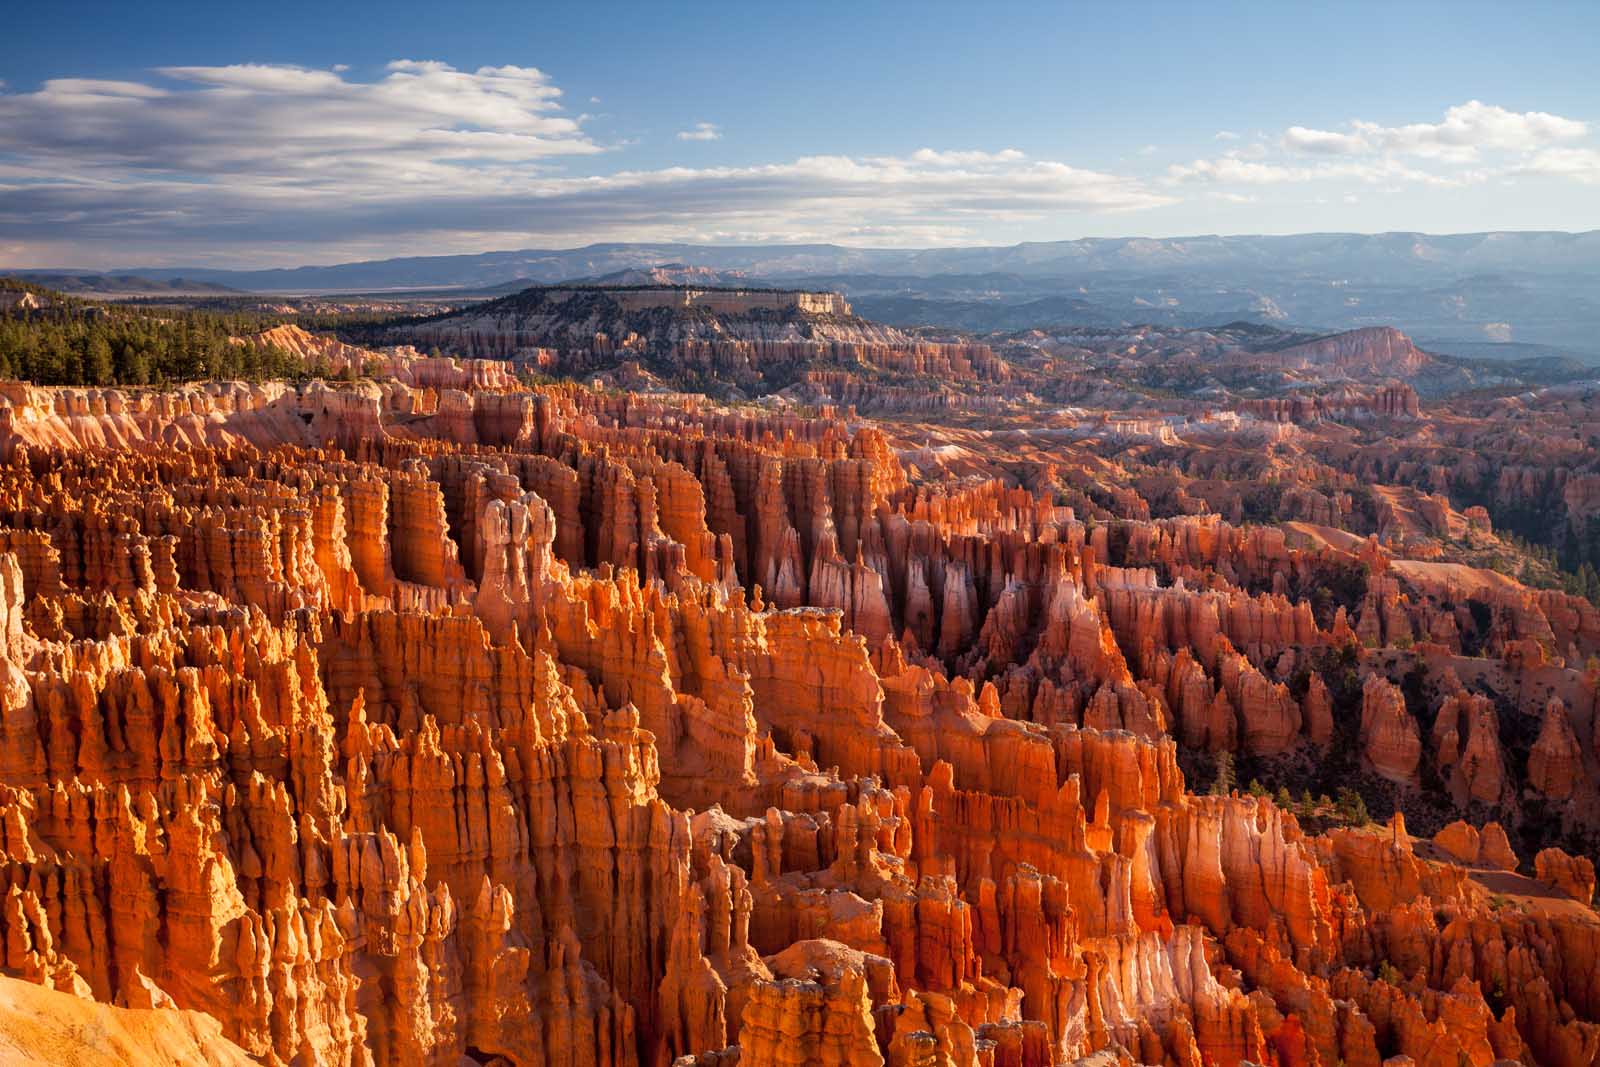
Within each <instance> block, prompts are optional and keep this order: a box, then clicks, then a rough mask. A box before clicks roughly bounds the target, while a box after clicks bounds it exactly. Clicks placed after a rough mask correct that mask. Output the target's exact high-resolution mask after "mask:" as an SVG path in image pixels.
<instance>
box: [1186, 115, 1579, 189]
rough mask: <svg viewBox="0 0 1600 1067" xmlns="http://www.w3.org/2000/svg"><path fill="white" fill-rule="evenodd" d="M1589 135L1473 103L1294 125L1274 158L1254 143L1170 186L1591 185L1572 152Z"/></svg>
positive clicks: (1201, 164) (1573, 123)
mask: <svg viewBox="0 0 1600 1067" xmlns="http://www.w3.org/2000/svg"><path fill="white" fill-rule="evenodd" d="M1224 132H1226V131H1224ZM1589 132H1590V131H1589V125H1588V124H1587V123H1585V122H1582V121H1580V120H1577V119H1571V118H1565V117H1563V116H1561V115H1553V114H1549V113H1548V112H1543V111H1522V112H1517V111H1509V110H1507V109H1506V108H1503V107H1497V106H1494V105H1491V104H1485V103H1483V102H1481V101H1478V100H1469V101H1468V102H1467V103H1465V104H1461V105H1459V106H1456V107H1452V108H1450V109H1448V110H1447V111H1446V112H1445V113H1444V117H1443V119H1442V120H1441V121H1439V122H1415V123H1409V124H1406V125H1402V126H1386V125H1382V124H1380V123H1376V122H1368V121H1364V120H1361V119H1356V120H1352V121H1351V122H1349V123H1347V124H1346V125H1345V127H1344V128H1342V129H1337V130H1325V129H1317V128H1313V127H1307V126H1290V127H1288V128H1287V129H1286V130H1284V131H1283V133H1282V134H1281V135H1279V136H1278V138H1277V139H1276V148H1277V150H1278V153H1279V158H1277V159H1273V158H1271V156H1272V155H1273V152H1272V151H1271V150H1270V149H1269V148H1268V147H1267V146H1266V145H1265V144H1262V143H1260V142H1256V143H1254V144H1252V145H1250V146H1248V149H1232V150H1229V151H1227V152H1225V153H1223V155H1222V156H1221V157H1219V158H1216V159H1196V160H1193V161H1191V162H1189V163H1176V164H1173V165H1171V166H1169V167H1168V168H1167V181H1168V182H1169V183H1173V184H1182V183H1188V182H1213V183H1219V184H1236V185H1276V184H1284V183H1291V182H1323V181H1343V182H1351V181H1355V182H1362V183H1365V184H1372V183H1385V184H1388V185H1393V184H1395V183H1410V184H1420V185H1435V186H1450V185H1457V186H1458V185H1471V184H1477V183H1480V182H1483V181H1486V180H1488V179H1490V178H1495V177H1504V176H1507V175H1515V174H1523V173H1526V174H1534V173H1540V174H1547V175H1555V176H1561V177H1567V178H1574V179H1577V180H1581V181H1590V180H1594V178H1593V175H1594V173H1595V170H1594V158H1595V153H1594V151H1593V150H1592V149H1588V148H1582V147H1574V146H1573V144H1572V143H1573V142H1575V141H1581V140H1583V139H1584V138H1586V137H1588V135H1589ZM1217 136H1218V138H1219V139H1225V138H1222V134H1218V135H1217ZM1308 157H1311V158H1309V159H1308ZM1315 157H1322V158H1320V159H1315ZM1313 160H1315V161H1313ZM1350 202H1354V201H1350Z"/></svg>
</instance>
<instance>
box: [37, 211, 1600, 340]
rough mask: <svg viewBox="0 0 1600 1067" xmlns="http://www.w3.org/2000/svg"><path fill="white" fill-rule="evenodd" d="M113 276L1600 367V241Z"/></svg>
mask: <svg viewBox="0 0 1600 1067" xmlns="http://www.w3.org/2000/svg"><path fill="white" fill-rule="evenodd" d="M39 273H50V274H52V275H53V276H57V277H58V276H59V274H60V273H77V272H39ZM107 273H108V274H109V275H111V276H125V275H131V276H136V277H137V278H140V279H148V280H150V281H153V282H160V283H164V284H168V285H171V286H173V287H174V288H176V286H177V283H178V282H179V281H180V280H181V281H182V282H183V283H184V285H185V286H186V287H189V288H191V289H192V288H193V287H194V286H196V285H198V284H202V283H209V284H213V285H218V286H226V287H228V288H231V289H238V290H248V291H254V292H330V291H344V292H374V291H385V290H451V291H460V292H467V293H484V294H491V295H497V294H499V293H505V292H510V291H514V290H515V289H518V288H521V287H523V286H526V285H529V284H536V283H550V282H561V281H572V280H577V279H583V280H588V281H594V280H605V281H611V280H613V279H619V280H628V279H632V280H633V283H637V282H646V281H667V280H672V281H675V282H679V283H682V282H689V283H691V284H721V285H727V284H735V285H742V284H749V285H788V286H801V285H803V286H805V287H807V288H819V289H820V288H830V289H837V290H840V291H842V292H844V293H845V294H846V295H847V296H848V297H849V298H850V299H851V301H852V303H853V304H854V305H855V306H856V308H857V310H858V311H859V312H860V313H861V314H862V315H864V316H866V317H868V318H871V319H876V320H879V321H883V322H887V323H891V324H894V325H899V326H920V325H931V326H941V327H946V328H955V329H964V330H972V331H980V332H982V331H988V330H1015V329H1023V328H1030V327H1035V326H1040V327H1048V326H1055V325H1115V324H1118V323H1129V324H1131V323H1151V324H1163V325H1175V326H1201V325H1215V324H1218V323H1222V322H1228V321H1232V320H1235V319H1243V320H1246V321H1256V322H1264V323H1273V324H1278V325H1295V326H1304V327H1307V328H1311V329H1318V330H1336V329H1357V328H1361V327H1366V326H1375V325H1394V326H1397V327H1399V328H1401V329H1403V330H1405V331H1406V332H1408V333H1410V334H1413V335H1419V336H1425V337H1428V338H1430V339H1438V340H1442V341H1450V342H1460V343H1462V344H1471V345H1474V346H1490V347H1489V348H1483V347H1478V348H1476V349H1475V351H1474V355H1480V356H1481V355H1483V354H1484V353H1485V352H1489V351H1493V350H1494V349H1493V347H1492V346H1495V345H1499V344H1508V343H1509V344H1518V345H1525V344H1532V345H1540V346H1546V347H1548V348H1552V349H1554V350H1555V351H1556V353H1558V354H1562V355H1569V356H1576V357H1578V358H1581V359H1585V360H1589V361H1596V362H1600V340H1597V338H1600V296H1597V294H1600V231H1590V232H1586V233H1561V232H1549V231H1546V232H1491V233H1477V234H1454V235H1447V236H1433V235H1427V234H1419V233H1383V234H1299V235H1293V236H1278V237H1268V236H1255V237H1218V236H1203V237H1182V238H1159V239H1157V238H1120V239H1099V238H1093V239H1082V240H1075V241H1050V242H1027V243H1023V244H1017V245H1010V246H1005V247H982V248H927V249H867V248H847V247H844V246H840V245H828V244H817V245H689V244H597V245H589V246H586V247H584V248H575V249H551V250H543V249H525V250H519V251H511V252H485V253H480V254H476V255H460V256H420V257H408V258H401V259H386V260H372V261H367V262H360V263H342V264H336V265H331V266H308V267H295V268H285V269H272V270H219V269H214V268H205V267H181V268H158V267H130V268H126V269H119V270H117V271H115V272H107ZM97 276H105V275H97ZM1508 354H1509V352H1508Z"/></svg>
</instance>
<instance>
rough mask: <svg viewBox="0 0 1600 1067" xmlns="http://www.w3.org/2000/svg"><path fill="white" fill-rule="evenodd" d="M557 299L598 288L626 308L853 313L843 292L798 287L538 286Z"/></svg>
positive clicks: (725, 312) (726, 312) (729, 312)
mask: <svg viewBox="0 0 1600 1067" xmlns="http://www.w3.org/2000/svg"><path fill="white" fill-rule="evenodd" d="M539 291H540V292H542V293H543V294H544V296H545V297H546V298H547V299H549V300H550V301H552V302H554V303H564V302H566V301H568V300H571V299H572V298H573V297H575V296H578V295H580V294H584V293H592V292H596V291H600V292H603V293H604V294H605V296H606V298H607V299H609V300H612V301H614V302H615V303H616V304H617V306H618V307H620V308H622V309H623V310H624V311H647V310H650V309H652V308H699V309H703V310H705V311H709V312H712V313H713V314H718V315H748V314H750V313H751V312H752V311H799V312H803V313H805V314H807V315H851V314H853V312H852V311H851V310H850V304H849V303H848V302H847V301H846V300H845V298H844V296H843V294H841V293H822V292H804V291H802V290H798V289H721V288H715V289H695V288H691V287H688V286H677V285H672V286H661V287H659V288H653V287H648V286H646V287H640V288H635V287H632V286H593V287H591V286H578V287H567V288H564V287H560V286H552V287H550V288H548V289H542V290H539Z"/></svg>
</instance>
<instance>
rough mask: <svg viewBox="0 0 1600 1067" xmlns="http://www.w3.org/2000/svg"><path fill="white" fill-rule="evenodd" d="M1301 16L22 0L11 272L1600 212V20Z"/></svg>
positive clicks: (1459, 226)
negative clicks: (630, 243)
mask: <svg viewBox="0 0 1600 1067" xmlns="http://www.w3.org/2000/svg"><path fill="white" fill-rule="evenodd" d="M1302 6H1306V5H1286V4H1269V3H1251V4H1244V3H1240V4H1224V3H1211V4H1205V5H1187V4H1185V5H1180V4H1126V5H1110V4H1036V5H1005V4H994V5H976V4H970V3H969V4H937V3H934V4H826V3H823V4H809V5H783V6H779V5H732V4H728V5H723V4H694V5H679V4H661V3H650V4H604V3H588V4H581V5H579V4H571V5H565V4H562V5H557V4H528V3H522V4H451V5H442V4H438V3H428V4H421V3H408V2H400V3H392V4H386V5H381V6H379V5H369V6H361V5H352V4H337V3H328V2H324V3H319V4H301V3H294V2H290V3H278V4H274V5H270V6H262V5H248V6H246V5H238V6H231V5H216V4H207V5H201V4H149V5H142V6H135V5H128V4H126V3H122V4H115V5H112V4H96V3H89V4H73V5H32V6H31V7H30V8H29V9H28V10H25V11H22V12H20V13H17V14H15V15H14V16H13V24H12V26H11V28H10V29H11V32H8V33H7V34H6V35H5V37H4V38H3V39H0V80H3V81H4V83H5V86H4V88H3V89H0V264H8V265H17V266H20V265H71V266H82V267H90V268H99V267H109V266H117V265H124V266H125V265H129V264H132V263H145V264H158V263H162V264H181V263H197V264H198V263H205V264H215V265H223V264H240V265H246V264H249V265H254V264H292V263H301V262H330V261H335V260H342V259H350V258H367V257H373V256H384V255H407V254H433V253H441V252H463V251H478V250H487V249H493V248H514V247H530V246H545V247H550V246H555V247H565V246H571V245H577V244H583V243H587V242H588V241H591V240H688V241H714V242H731V241H839V242H843V243H850V244H860V245H885V246H918V245H932V244H978V243H1011V242H1014V241H1019V240H1054V239H1062V238H1072V237H1081V236H1125V235H1148V236H1170V235H1182V234H1194V233H1291V232H1305V231H1312V230H1352V231H1363V232H1371V231H1378V230H1391V229H1416V230H1425V231H1429V232H1459V231H1467V230H1482V229H1498V228H1504V229H1568V230H1582V229H1593V228H1600V78H1597V77H1596V76H1595V74H1594V66H1595V63H1596V59H1597V54H1596V46H1595V42H1596V41H1597V40H1600V5H1596V4H1593V3H1571V4H1549V5H1529V6H1528V8H1527V9H1526V10H1521V9H1519V10H1515V11H1513V9H1512V8H1511V7H1510V6H1509V5H1504V4H1496V5H1490V4H1470V3H1454V4H1448V5H1447V4H1371V5H1366V4H1343V5H1325V6H1324V7H1323V8H1322V9H1320V10H1317V11H1303V10H1297V8H1299V7H1302ZM18 18H20V20H21V24H20V25H17V23H16V20H17V19H18Z"/></svg>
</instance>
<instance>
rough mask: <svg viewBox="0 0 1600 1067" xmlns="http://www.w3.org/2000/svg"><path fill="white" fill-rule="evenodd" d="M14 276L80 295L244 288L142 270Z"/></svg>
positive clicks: (62, 291) (39, 273)
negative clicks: (161, 275)
mask: <svg viewBox="0 0 1600 1067" xmlns="http://www.w3.org/2000/svg"><path fill="white" fill-rule="evenodd" d="M14 277H17V278H20V279H22V280H23V281H25V282H31V283H32V284H34V285H43V286H46V287H48V288H51V289H54V290H55V291H56V292H58V293H72V294H75V295H80V296H146V295H160V294H162V293H185V294H198V293H237V292H239V291H240V290H238V289H234V288H231V287H229V286H226V285H222V284H220V283H218V282H214V281H201V280H198V279H195V278H188V277H184V276H183V275H182V274H177V275H174V276H173V277H170V278H169V277H165V276H163V277H160V278H151V277H147V276H144V275H138V274H70V273H57V272H55V271H23V272H21V273H19V274H16V275H14Z"/></svg>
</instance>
